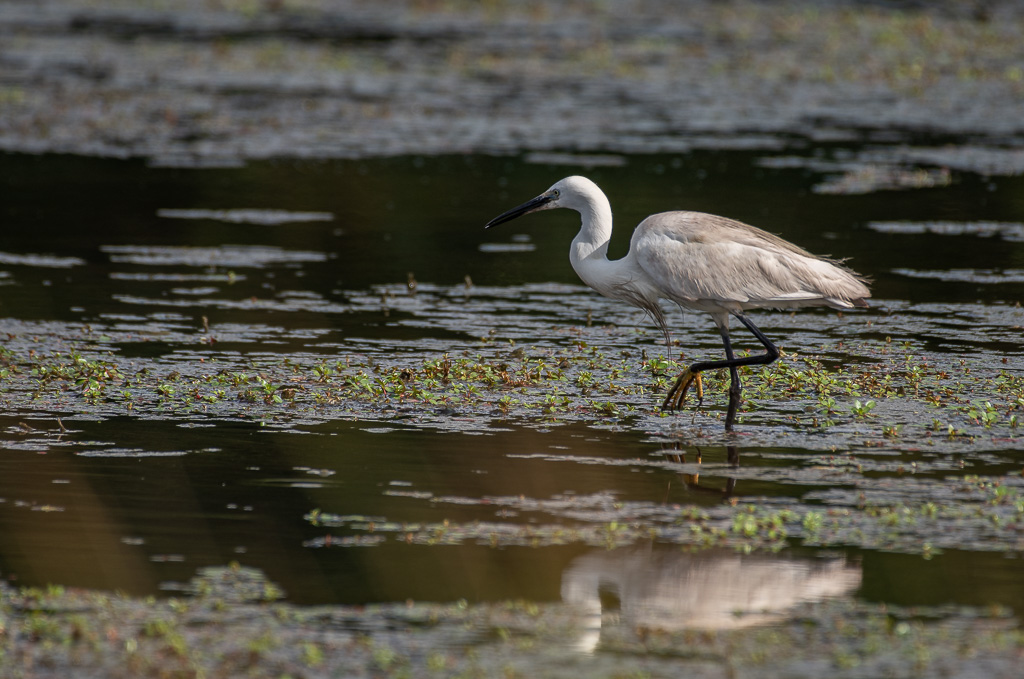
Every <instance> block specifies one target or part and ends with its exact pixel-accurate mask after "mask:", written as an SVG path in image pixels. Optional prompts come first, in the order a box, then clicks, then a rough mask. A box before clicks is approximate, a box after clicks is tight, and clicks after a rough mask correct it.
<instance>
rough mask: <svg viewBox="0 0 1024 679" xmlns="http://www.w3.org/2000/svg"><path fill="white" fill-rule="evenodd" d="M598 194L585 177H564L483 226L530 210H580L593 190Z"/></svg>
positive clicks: (495, 224)
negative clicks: (565, 208) (561, 208)
mask: <svg viewBox="0 0 1024 679" xmlns="http://www.w3.org/2000/svg"><path fill="white" fill-rule="evenodd" d="M595 191H596V192H597V193H598V194H600V193H601V190H600V189H599V188H597V185H596V184H595V183H594V182H592V181H590V180H589V179H587V178H586V177H566V178H565V179H560V180H558V181H557V182H555V183H554V184H553V185H552V186H551V188H550V189H548V190H547V191H545V192H544V193H542V194H540V195H539V196H537V197H536V198H532V199H530V200H528V201H526V202H525V203H523V204H522V205H519V206H516V207H514V208H512V209H511V210H509V211H508V212H503V213H501V214H500V215H498V216H497V217H495V218H494V219H492V220H491V221H489V222H487V224H486V225H485V226H484V228H485V229H489V228H491V227H492V226H497V225H498V224H504V223H505V222H508V221H511V220H513V219H515V218H516V217H522V216H523V215H528V214H530V213H531V212H539V211H541V210H551V209H553V208H556V207H567V208H571V209H574V210H581V209H582V207H583V206H584V205H585V204H586V202H587V198H588V196H589V195H591V194H593V193H594V192H595Z"/></svg>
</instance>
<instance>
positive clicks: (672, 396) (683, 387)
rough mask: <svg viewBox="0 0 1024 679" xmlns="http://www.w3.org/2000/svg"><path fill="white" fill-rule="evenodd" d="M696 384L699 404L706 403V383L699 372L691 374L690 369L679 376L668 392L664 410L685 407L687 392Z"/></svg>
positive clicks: (662, 406)
mask: <svg viewBox="0 0 1024 679" xmlns="http://www.w3.org/2000/svg"><path fill="white" fill-rule="evenodd" d="M694 382H696V383H697V387H696V388H697V403H698V405H699V404H703V403H704V383H703V382H702V381H701V378H700V373H699V372H696V373H695V372H691V370H690V369H689V368H687V369H686V370H684V371H683V372H681V373H680V374H679V377H678V379H676V382H675V384H673V385H672V388H671V389H669V390H668V395H667V396H666V397H665V402H664V403H662V404H661V409H662V410H679V409H680V408H682V407H683V401H684V400H685V399H686V392H687V391H688V390H689V389H690V385H691V384H693V383H694Z"/></svg>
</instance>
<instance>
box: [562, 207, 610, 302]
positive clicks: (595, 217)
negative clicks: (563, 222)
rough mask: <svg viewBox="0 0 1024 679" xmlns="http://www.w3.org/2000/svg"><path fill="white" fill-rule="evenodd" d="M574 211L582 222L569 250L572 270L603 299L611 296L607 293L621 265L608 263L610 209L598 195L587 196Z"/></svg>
mask: <svg viewBox="0 0 1024 679" xmlns="http://www.w3.org/2000/svg"><path fill="white" fill-rule="evenodd" d="M574 207H576V206H574ZM576 209H577V210H578V211H579V213H580V216H581V217H582V220H583V222H582V224H581V226H580V232H579V233H578V234H576V238H574V239H573V241H572V247H571V248H570V250H569V261H570V262H572V268H573V269H575V271H576V273H577V275H579V277H580V278H582V279H583V282H584V283H586V284H587V285H589V286H590V287H592V288H594V289H595V290H597V291H598V292H600V293H602V294H604V295H608V296H615V295H613V294H610V293H611V290H612V288H613V287H614V284H615V283H616V282H617V279H618V278H619V276H617V275H616V274H617V269H618V268H620V265H621V264H624V261H623V260H609V259H608V242H609V241H610V240H611V237H612V208H611V205H609V203H608V199H607V198H606V197H605V196H604V194H603V193H599V194H596V195H589V196H587V199H586V201H585V202H584V203H583V204H582V205H581V206H579V207H576Z"/></svg>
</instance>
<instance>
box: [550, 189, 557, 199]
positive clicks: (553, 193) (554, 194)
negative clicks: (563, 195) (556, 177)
mask: <svg viewBox="0 0 1024 679" xmlns="http://www.w3.org/2000/svg"><path fill="white" fill-rule="evenodd" d="M551 197H552V198H558V189H555V190H554V191H552V192H551Z"/></svg>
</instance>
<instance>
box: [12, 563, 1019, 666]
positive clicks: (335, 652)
mask: <svg viewBox="0 0 1024 679" xmlns="http://www.w3.org/2000/svg"><path fill="white" fill-rule="evenodd" d="M194 583H195V585H194V586H193V587H192V593H193V595H192V596H190V597H176V598H171V599H167V600H163V601H155V600H152V599H149V600H142V599H135V598H132V597H128V596H123V595H110V594H104V593H97V592H88V591H82V590H65V589H63V588H60V587H51V588H45V589H20V590H15V589H11V588H9V587H6V586H2V585H0V590H2V591H0V622H2V624H3V630H4V634H3V636H2V638H0V650H2V651H3V652H2V653H0V673H3V674H4V676H23V675H24V676H28V675H29V674H31V675H32V676H44V672H43V670H42V669H41V668H45V676H57V675H58V674H65V675H66V674H67V673H69V672H74V673H76V674H81V673H89V674H95V675H97V676H99V675H102V676H115V677H119V676H132V677H165V676H170V675H175V676H178V675H180V676H204V677H210V678H211V679H212V678H221V677H223V678H225V679H226V678H227V677H235V676H243V675H244V676H249V677H257V678H263V677H266V678H270V677H275V678H276V677H281V676H303V677H309V678H310V679H317V678H319V677H335V676H367V675H373V676H394V677H400V676H434V675H438V676H488V677H493V676H506V677H510V676H531V677H556V676H566V674H567V673H573V674H577V675H580V676H587V677H597V678H607V679H611V678H613V677H624V676H645V677H665V678H668V677H678V676H681V675H685V676H691V677H698V678H699V677H709V678H710V677H719V676H722V673H723V672H724V671H726V670H727V671H728V672H729V673H732V674H738V675H739V676H759V677H763V676H769V677H805V676H806V677H811V676H821V673H822V672H827V673H829V674H831V675H833V676H884V675H887V674H898V675H900V676H933V675H934V676H967V675H969V674H971V673H972V672H973V671H974V670H976V669H977V668H978V666H979V663H983V664H984V667H985V673H986V676H989V677H994V678H996V679H1003V678H1006V679H1009V678H1010V677H1014V676H1016V675H1017V673H1018V672H1019V656H1020V653H1021V652H1022V651H1024V638H1022V637H1021V635H1020V632H1019V631H1018V630H1017V628H1016V624H1015V621H1014V620H1013V618H1012V617H1011V616H1010V614H1009V612H1008V611H1006V610H1005V609H1001V608H999V607H990V608H985V609H980V608H963V607H960V608H958V607H916V608H912V609H911V608H901V607H899V606H892V605H884V604H868V603H859V602H854V601H851V600H848V599H845V598H826V599H824V600H820V601H818V600H813V599H812V600H810V601H806V602H803V603H799V602H797V603H795V607H794V608H793V610H792V611H791V615H790V616H789V617H788V618H783V619H778V620H774V621H771V624H763V622H762V624H760V625H759V624H748V625H742V624H740V625H735V626H731V627H729V628H726V629H710V630H709V629H702V628H701V627H700V624H701V623H700V622H697V623H696V625H695V624H693V623H691V624H690V625H686V624H684V625H683V626H681V627H665V626H663V625H659V624H658V623H657V622H656V620H651V619H648V618H643V617H638V612H637V611H636V610H632V609H628V608H623V609H622V610H615V609H610V610H608V611H604V612H602V610H601V609H600V608H598V609H597V610H596V612H595V611H594V610H592V609H591V607H590V606H589V605H587V604H586V602H582V601H576V600H575V597H573V600H572V601H569V602H563V603H533V602H523V601H503V602H495V603H477V604H470V603H468V602H466V601H457V602H453V603H449V604H436V603H422V602H415V601H408V602H405V603H394V604H374V605H368V606H317V607H309V608H306V607H298V606H294V605H289V604H286V603H275V602H274V599H275V598H277V596H278V595H279V593H280V592H279V590H278V589H277V587H276V586H275V585H274V584H273V583H271V582H270V581H268V580H267V579H266V578H265V576H264V575H263V574H262V573H260V572H258V571H255V570H252V569H246V568H243V567H241V566H238V565H237V564H235V565H232V566H229V567H228V568H223V569H215V570H213V571H210V572H207V573H205V574H203V575H202V576H200V577H198V578H197V579H196V580H195V581H194ZM735 619H737V620H739V621H741V622H742V616H736V617H735ZM754 622H755V623H756V622H757V621H756V620H755V621H754ZM26 672H27V673H28V674H26Z"/></svg>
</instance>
